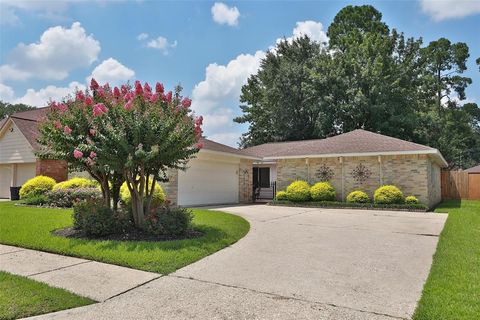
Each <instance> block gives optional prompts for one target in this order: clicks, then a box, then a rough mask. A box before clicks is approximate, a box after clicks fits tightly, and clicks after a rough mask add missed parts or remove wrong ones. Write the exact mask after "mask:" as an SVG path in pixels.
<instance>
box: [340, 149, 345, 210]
mask: <svg viewBox="0 0 480 320" xmlns="http://www.w3.org/2000/svg"><path fill="white" fill-rule="evenodd" d="M339 161H340V164H341V168H342V201H344V200H345V165H344V163H343V162H344V161H343V157H339Z"/></svg>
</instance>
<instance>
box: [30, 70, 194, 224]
mask: <svg viewBox="0 0 480 320" xmlns="http://www.w3.org/2000/svg"><path fill="white" fill-rule="evenodd" d="M181 90H182V88H181V87H180V86H177V87H176V88H175V90H174V92H172V91H169V92H166V91H165V90H164V86H163V85H162V84H161V83H157V84H156V86H155V88H151V87H150V86H149V84H148V83H145V84H144V85H143V86H142V84H141V83H140V82H139V81H136V82H135V84H134V86H133V87H132V86H130V85H129V84H126V85H122V86H121V87H114V88H111V87H110V86H109V85H108V83H107V84H105V85H103V86H100V85H99V84H98V83H97V82H96V81H95V80H94V79H92V80H91V84H90V90H85V91H77V92H76V93H75V98H72V97H67V98H66V99H64V101H63V102H60V103H58V102H51V103H50V106H51V112H49V113H48V114H47V116H46V118H45V119H44V120H43V121H42V122H41V125H40V137H39V142H40V144H41V145H42V148H41V150H40V151H39V152H38V155H39V156H40V157H43V158H56V159H63V160H67V161H68V162H69V165H70V166H71V167H72V168H74V169H76V170H85V171H87V172H88V173H89V174H90V175H91V176H92V177H93V178H94V179H95V180H97V181H98V182H99V183H100V186H101V189H102V195H103V199H104V204H105V205H107V206H111V205H112V204H111V203H112V201H111V200H113V206H114V209H116V204H117V202H118V198H119V189H120V186H121V184H122V183H123V182H126V185H127V187H128V190H129V191H130V194H131V198H132V201H131V202H132V212H133V218H134V222H135V225H136V226H137V227H139V228H143V227H144V223H145V218H146V216H147V215H148V214H149V213H150V211H151V210H154V209H155V208H151V204H152V197H153V193H154V189H155V185H156V182H157V181H158V182H166V181H168V170H170V169H181V170H184V169H185V168H186V165H187V163H188V161H189V160H190V159H191V158H193V157H194V156H195V154H196V153H197V152H198V150H199V149H201V148H202V147H203V146H202V145H201V144H200V143H199V142H198V141H199V139H200V137H201V134H202V129H201V126H202V121H203V118H202V117H201V116H200V117H196V116H195V115H194V113H193V112H192V111H191V110H190V105H191V100H190V99H188V98H183V97H182V96H181Z"/></svg>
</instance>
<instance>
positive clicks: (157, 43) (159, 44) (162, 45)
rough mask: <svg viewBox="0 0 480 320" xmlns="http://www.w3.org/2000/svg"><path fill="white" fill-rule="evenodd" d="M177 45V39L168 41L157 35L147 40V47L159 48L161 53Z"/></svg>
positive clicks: (165, 52)
mask: <svg viewBox="0 0 480 320" xmlns="http://www.w3.org/2000/svg"><path fill="white" fill-rule="evenodd" d="M176 46H177V41H176V40H175V41H174V42H172V43H170V42H168V39H167V38H165V37H157V38H155V39H152V40H150V41H148V42H147V47H148V48H153V49H157V50H160V51H161V52H162V53H163V54H165V55H166V54H168V51H169V49H171V48H175V47H176Z"/></svg>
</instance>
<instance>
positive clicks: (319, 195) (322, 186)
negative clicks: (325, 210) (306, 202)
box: [310, 182, 336, 201]
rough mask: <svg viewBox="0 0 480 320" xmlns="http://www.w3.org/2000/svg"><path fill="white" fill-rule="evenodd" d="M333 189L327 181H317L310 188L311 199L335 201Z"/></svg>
mask: <svg viewBox="0 0 480 320" xmlns="http://www.w3.org/2000/svg"><path fill="white" fill-rule="evenodd" d="M335 195H336V193H335V189H334V188H333V187H332V185H331V184H330V183H329V182H317V183H315V184H314V185H313V186H312V187H311V188H310V197H311V198H312V200H313V201H335Z"/></svg>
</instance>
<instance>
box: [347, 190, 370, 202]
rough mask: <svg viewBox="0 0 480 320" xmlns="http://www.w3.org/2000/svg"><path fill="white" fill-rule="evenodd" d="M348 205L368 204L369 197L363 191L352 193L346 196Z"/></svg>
mask: <svg viewBox="0 0 480 320" xmlns="http://www.w3.org/2000/svg"><path fill="white" fill-rule="evenodd" d="M347 202H348V203H369V202H370V197H369V196H368V194H366V193H365V192H363V191H360V190H357V191H352V192H350V193H349V194H348V196H347Z"/></svg>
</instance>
